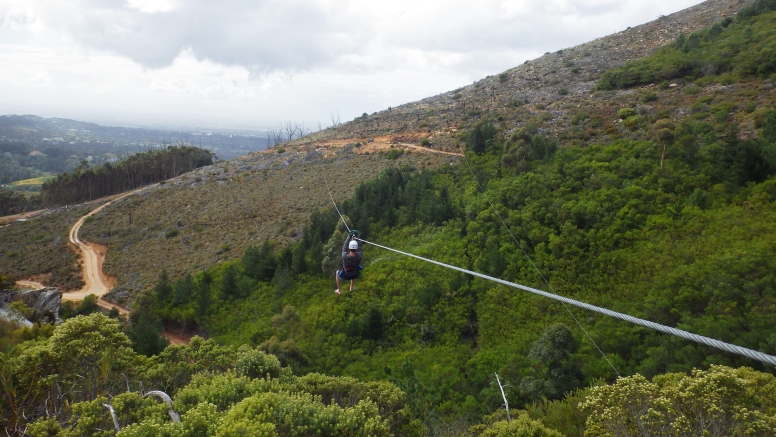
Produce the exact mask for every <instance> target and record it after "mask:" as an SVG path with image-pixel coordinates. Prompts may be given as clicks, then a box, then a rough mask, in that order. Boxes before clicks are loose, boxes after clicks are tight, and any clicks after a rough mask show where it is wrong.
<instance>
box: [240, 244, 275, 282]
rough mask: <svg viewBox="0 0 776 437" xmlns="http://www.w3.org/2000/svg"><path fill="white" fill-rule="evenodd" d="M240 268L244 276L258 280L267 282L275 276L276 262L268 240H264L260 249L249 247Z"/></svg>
mask: <svg viewBox="0 0 776 437" xmlns="http://www.w3.org/2000/svg"><path fill="white" fill-rule="evenodd" d="M242 266H243V270H244V271H245V275H246V276H248V277H250V278H253V279H256V280H259V281H269V280H271V279H272V277H273V276H274V275H275V270H277V267H278V262H277V259H276V258H275V254H274V253H273V245H272V243H270V242H269V240H264V243H263V244H262V245H261V248H260V249H257V248H256V247H255V246H249V247H248V248H247V249H245V254H244V255H243V257H242Z"/></svg>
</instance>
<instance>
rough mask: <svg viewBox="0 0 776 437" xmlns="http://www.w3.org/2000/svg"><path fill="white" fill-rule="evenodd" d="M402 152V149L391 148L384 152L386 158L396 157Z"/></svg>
mask: <svg viewBox="0 0 776 437" xmlns="http://www.w3.org/2000/svg"><path fill="white" fill-rule="evenodd" d="M403 154H404V149H391V150H389V151H388V153H386V154H385V157H386V158H388V159H396V158H398V157H400V156H401V155H403Z"/></svg>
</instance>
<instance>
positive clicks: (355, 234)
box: [348, 229, 361, 238]
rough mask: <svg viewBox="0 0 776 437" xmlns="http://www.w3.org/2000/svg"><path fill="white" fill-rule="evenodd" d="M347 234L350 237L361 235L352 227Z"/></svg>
mask: <svg viewBox="0 0 776 437" xmlns="http://www.w3.org/2000/svg"><path fill="white" fill-rule="evenodd" d="M348 235H350V238H358V236H359V235H361V232H358V231H357V230H355V229H353V230H351V231H350V233H348Z"/></svg>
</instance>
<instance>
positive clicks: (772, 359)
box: [356, 238, 776, 366]
mask: <svg viewBox="0 0 776 437" xmlns="http://www.w3.org/2000/svg"><path fill="white" fill-rule="evenodd" d="M356 240H358V241H361V242H363V243H366V244H371V245H373V246H375V247H379V248H381V249H385V250H388V251H391V252H396V253H398V254H401V255H405V256H409V257H412V258H416V259H419V260H421V261H426V262H428V263H431V264H436V265H438V266H441V267H445V268H448V269H452V270H456V271H459V272H461V273H466V274H469V275H472V276H476V277H478V278H482V279H486V280H488V281H493V282H496V283H499V284H501V285H506V286H508V287H512V288H517V289H520V290H523V291H527V292H529V293H534V294H538V295H539V296H544V297H547V298H550V299H554V300H557V301H560V302H564V303H567V304H569V305H574V306H576V307H579V308H584V309H586V310H589V311H593V312H596V313H600V314H604V315H607V316H609V317H613V318H615V319H620V320H625V321H626V322H630V323H633V324H635V325H640V326H644V327H646V328H651V329H654V330H655V331H659V332H663V333H666V334H670V335H674V336H677V337H681V338H684V339H686V340H690V341H694V342H696V343H700V344H704V345H706V346H711V347H715V348H717V349H721V350H723V351H726V352H731V353H734V354H738V355H742V356H745V357H747V358H751V359H753V360H757V361H762V362H763V363H767V364H771V365H774V366H776V356H773V355H768V354H765V353H762V352H759V351H756V350H753V349H749V348H745V347H742V346H737V345H734V344H730V343H725V342H723V341H719V340H716V339H713V338H709V337H704V336H702V335H698V334H693V333H692V332H688V331H684V330H681V329H677V328H672V327H670V326H665V325H661V324H659V323H655V322H650V321H649V320H644V319H639V318H638V317H633V316H631V315H628V314H624V313H620V312H617V311H612V310H609V309H606V308H602V307H598V306H595V305H590V304H589V303H585V302H581V301H578V300H575V299H569V298H568V297H563V296H559V295H557V294H553V293H548V292H546V291H542V290H538V289H536V288H531V287H527V286H525V285H520V284H516V283H514V282H509V281H505V280H503V279H499V278H494V277H492V276H488V275H485V274H482V273H477V272H473V271H471V270H466V269H463V268H461V267H456V266H453V265H450V264H445V263H443V262H439V261H435V260H433V259H429V258H424V257H422V256H418V255H414V254H411V253H408V252H402V251H401V250H396V249H392V248H390V247H387V246H383V245H380V244H377V243H372V242H371V241H367V240H364V239H362V238H356Z"/></svg>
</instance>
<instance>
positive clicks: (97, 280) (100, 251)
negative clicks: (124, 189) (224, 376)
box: [26, 187, 188, 345]
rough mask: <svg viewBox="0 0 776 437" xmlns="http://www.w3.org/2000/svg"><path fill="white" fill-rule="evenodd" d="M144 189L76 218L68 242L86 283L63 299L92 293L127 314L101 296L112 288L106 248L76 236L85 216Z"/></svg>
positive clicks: (182, 340) (176, 341)
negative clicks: (79, 261) (78, 258)
mask: <svg viewBox="0 0 776 437" xmlns="http://www.w3.org/2000/svg"><path fill="white" fill-rule="evenodd" d="M146 188H148V187H146ZM144 189H145V188H141V189H140V190H135V191H132V192H130V193H127V194H124V195H121V196H118V197H116V198H114V199H112V200H110V201H109V202H106V203H104V204H102V205H100V206H98V207H97V208H95V209H93V210H92V211H91V212H90V213H89V214H86V215H85V216H83V217H81V218H80V219H78V221H77V222H75V224H74V225H73V227H72V228H70V242H71V243H73V244H74V245H75V246H76V247H78V249H79V250H80V252H81V259H82V260H83V263H82V269H83V278H84V283H85V284H86V285H84V286H83V288H81V289H80V290H78V291H73V292H68V293H63V294H62V300H63V301H81V300H83V299H84V298H85V297H86V296H88V295H90V294H94V295H95V296H97V298H98V299H97V305H98V306H100V307H101V308H105V309H108V310H110V309H112V308H115V309H117V310H118V311H119V313H120V314H129V310H127V309H126V308H124V307H122V306H120V305H116V304H115V303H112V302H108V301H106V300H105V299H103V298H102V296H104V295H105V294H106V293H107V292H108V291H110V289H111V288H112V287H111V285H112V282H113V278H111V277H109V276H107V275H105V273H103V271H102V263H103V261H104V260H105V252H106V251H107V248H105V247H103V246H100V245H98V244H93V243H88V242H83V241H81V239H79V238H78V231H79V230H80V229H81V226H82V225H83V224H84V221H86V219H87V218H89V217H91V216H92V215H94V214H96V213H98V212H100V211H101V210H102V209H103V208H105V207H106V206H108V205H110V204H111V203H113V202H115V201H116V200H119V199H121V198H124V197H126V196H129V195H132V194H135V193H137V192H138V191H142V190H144ZM26 282H31V281H26ZM39 285H40V284H39ZM41 287H42V285H41ZM164 336H165V337H167V339H168V340H169V341H170V344H172V345H180V344H188V338H186V337H184V336H182V335H179V334H175V333H172V332H167V331H165V333H164Z"/></svg>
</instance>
